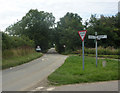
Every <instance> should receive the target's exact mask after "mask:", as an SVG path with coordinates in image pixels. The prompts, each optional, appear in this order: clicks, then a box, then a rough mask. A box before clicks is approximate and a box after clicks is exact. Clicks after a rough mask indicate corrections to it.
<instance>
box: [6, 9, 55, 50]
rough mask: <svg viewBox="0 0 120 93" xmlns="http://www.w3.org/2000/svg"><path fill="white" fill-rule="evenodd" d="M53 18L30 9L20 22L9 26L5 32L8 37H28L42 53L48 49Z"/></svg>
mask: <svg viewBox="0 0 120 93" xmlns="http://www.w3.org/2000/svg"><path fill="white" fill-rule="evenodd" d="M54 21H55V18H54V16H53V15H52V13H47V12H44V11H40V12H39V11H38V10H37V9H36V10H33V9H31V10H30V11H29V12H28V13H27V14H26V15H25V16H24V17H23V18H22V20H20V21H18V22H17V23H15V24H14V25H11V26H9V27H8V28H7V29H6V32H9V34H10V35H19V36H22V35H24V36H28V37H29V38H30V39H31V40H34V41H35V45H36V46H37V45H39V46H41V49H42V50H43V51H44V50H46V49H48V47H49V38H50V37H49V34H48V33H49V31H51V30H50V29H51V28H52V27H53V25H54Z"/></svg>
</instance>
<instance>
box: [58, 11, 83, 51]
mask: <svg viewBox="0 0 120 93" xmlns="http://www.w3.org/2000/svg"><path fill="white" fill-rule="evenodd" d="M83 28H84V26H83V25H82V18H81V17H80V16H79V15H78V14H73V13H69V12H68V13H67V14H66V15H65V16H64V17H62V18H60V21H59V22H58V23H57V28H56V30H57V33H56V34H57V36H58V37H57V39H56V45H57V50H58V51H59V52H63V51H74V50H75V49H77V48H78V47H79V46H80V38H79V35H78V31H79V30H83ZM64 45H65V47H64Z"/></svg>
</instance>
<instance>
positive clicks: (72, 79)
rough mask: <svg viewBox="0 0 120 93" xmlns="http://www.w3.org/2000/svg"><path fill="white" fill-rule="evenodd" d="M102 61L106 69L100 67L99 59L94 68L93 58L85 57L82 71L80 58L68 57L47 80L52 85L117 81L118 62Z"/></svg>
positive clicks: (100, 61)
mask: <svg viewBox="0 0 120 93" xmlns="http://www.w3.org/2000/svg"><path fill="white" fill-rule="evenodd" d="M104 60H105V61H106V67H103V66H102V61H103V59H99V60H98V67H97V68H96V63H95V58H93V57H85V70H83V69H82V57H80V56H70V57H68V58H67V59H66V60H65V63H64V64H63V65H62V66H61V67H60V68H58V69H57V70H56V71H55V72H53V73H52V74H51V75H50V76H48V80H49V81H50V83H51V84H53V85H63V84H74V83H84V82H97V81H109V80H118V61H116V60H111V59H104Z"/></svg>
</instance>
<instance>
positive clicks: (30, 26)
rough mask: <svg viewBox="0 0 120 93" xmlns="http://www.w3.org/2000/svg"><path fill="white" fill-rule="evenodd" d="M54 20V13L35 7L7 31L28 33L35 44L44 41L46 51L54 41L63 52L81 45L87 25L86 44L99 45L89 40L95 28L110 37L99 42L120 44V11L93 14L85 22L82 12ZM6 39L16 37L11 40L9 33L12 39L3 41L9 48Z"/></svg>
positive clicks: (43, 45)
mask: <svg viewBox="0 0 120 93" xmlns="http://www.w3.org/2000/svg"><path fill="white" fill-rule="evenodd" d="M54 21H55V17H54V16H53V15H52V13H48V12H44V11H38V10H37V9H36V10H33V9H31V10H30V11H29V12H28V13H27V14H26V15H25V16H24V17H23V18H22V20H20V21H18V22H17V23H15V24H13V25H11V26H9V27H8V28H7V29H6V32H8V33H9V35H13V36H14V35H17V36H19V37H22V36H25V37H28V38H29V39H31V40H33V41H34V42H35V46H37V45H40V46H41V48H42V50H43V51H45V50H47V49H48V48H50V47H51V46H52V45H53V43H55V45H56V46H55V47H56V50H57V51H58V52H59V53H62V52H71V51H75V50H78V49H80V48H81V40H80V37H79V35H78V31H80V30H84V29H86V30H87V34H86V37H85V47H86V48H94V47H95V42H94V41H93V40H88V35H94V34H95V32H97V33H98V35H107V37H108V38H107V39H101V40H100V41H98V46H102V47H105V48H106V47H109V46H110V47H114V48H119V47H120V43H119V42H120V13H117V14H116V15H115V16H112V17H106V16H104V15H101V16H100V18H97V17H96V15H91V17H90V20H89V21H85V23H84V24H82V23H83V20H82V18H81V17H80V16H79V15H78V14H76V13H69V12H68V13H66V15H65V16H63V17H62V18H60V21H58V22H57V23H56V24H55V23H54ZM3 38H4V37H3ZM14 38H15V37H14ZM4 42H8V43H7V44H8V45H7V46H9V45H10V42H12V41H9V37H8V40H4V41H3V46H4V47H5V48H7V47H6V45H5V44H4ZM9 47H10V46H9Z"/></svg>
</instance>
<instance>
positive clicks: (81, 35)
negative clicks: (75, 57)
mask: <svg viewBox="0 0 120 93" xmlns="http://www.w3.org/2000/svg"><path fill="white" fill-rule="evenodd" d="M86 32H87V30H83V31H78V34H79V36H80V38H81V40H82V51H83V70H84V38H85V35H86Z"/></svg>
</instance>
